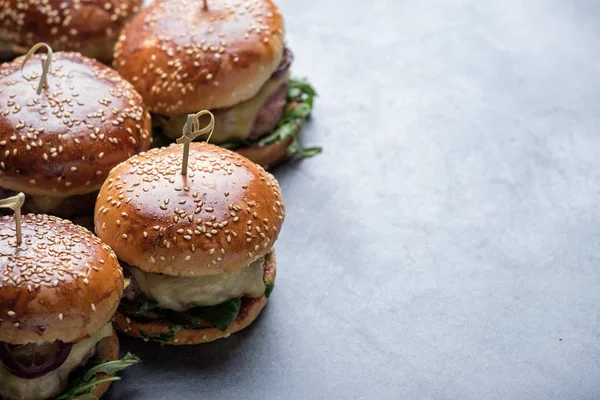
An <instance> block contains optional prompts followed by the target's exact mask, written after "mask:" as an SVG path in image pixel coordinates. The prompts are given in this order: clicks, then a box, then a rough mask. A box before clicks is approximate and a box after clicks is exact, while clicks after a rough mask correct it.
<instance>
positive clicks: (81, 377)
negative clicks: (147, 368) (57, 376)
mask: <svg viewBox="0 0 600 400" xmlns="http://www.w3.org/2000/svg"><path fill="white" fill-rule="evenodd" d="M140 362H141V360H140V359H139V358H138V357H136V356H134V355H133V354H131V353H127V355H126V356H125V357H123V358H122V359H121V360H115V361H106V362H104V361H101V360H97V359H96V360H94V361H91V362H89V363H88V364H87V365H86V367H88V366H89V365H90V364H91V365H92V366H91V368H88V369H83V368H82V369H79V370H78V371H76V372H75V373H74V374H72V376H71V377H70V378H69V388H68V389H67V391H66V392H65V393H63V394H62V395H60V396H59V397H56V398H55V400H74V399H80V400H83V399H97V397H96V396H94V395H93V394H91V392H92V390H94V388H95V387H96V386H98V385H100V384H102V383H104V382H112V381H118V380H120V379H121V378H119V377H118V376H109V377H105V378H101V379H99V378H97V376H98V374H107V375H114V374H116V373H117V372H120V371H122V370H124V369H125V368H127V367H130V366H131V365H134V364H138V363H140Z"/></svg>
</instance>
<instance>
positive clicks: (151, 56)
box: [113, 0, 284, 115]
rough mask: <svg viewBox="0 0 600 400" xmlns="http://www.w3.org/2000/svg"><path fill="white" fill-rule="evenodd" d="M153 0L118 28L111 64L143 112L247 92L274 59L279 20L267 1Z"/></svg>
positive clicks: (229, 101)
mask: <svg viewBox="0 0 600 400" xmlns="http://www.w3.org/2000/svg"><path fill="white" fill-rule="evenodd" d="M207 2H208V9H206V10H205V9H204V8H203V1H201V0H169V1H157V2H155V3H153V4H152V5H150V6H149V7H147V8H145V9H143V10H142V11H141V12H140V13H139V14H138V15H136V16H135V17H134V18H133V19H132V20H131V22H130V23H129V24H128V25H127V27H126V28H125V29H124V30H123V32H122V34H121V36H120V37H119V41H118V42H117V44H116V46H115V59H114V63H113V65H114V66H115V68H116V69H117V70H118V71H119V73H121V75H123V77H124V78H125V79H127V80H129V81H130V82H132V83H133V85H134V86H135V87H136V89H137V90H138V91H139V92H140V93H141V95H142V97H144V100H145V102H146V104H147V105H148V108H149V109H150V111H152V112H155V113H157V114H162V115H178V114H184V113H189V112H196V111H197V110H202V109H210V110H214V109H216V108H222V107H230V106H233V105H235V104H238V103H240V102H242V101H245V100H248V99H250V98H252V97H254V96H255V95H256V94H257V93H258V91H259V90H260V88H261V87H262V86H263V85H264V84H265V83H266V82H267V80H268V79H269V78H270V77H271V75H272V74H273V72H274V71H275V70H276V69H277V67H278V66H279V64H280V62H281V59H282V57H283V50H284V27H283V19H282V17H281V14H280V13H279V10H278V8H277V6H275V4H274V3H273V2H272V1H271V0H207Z"/></svg>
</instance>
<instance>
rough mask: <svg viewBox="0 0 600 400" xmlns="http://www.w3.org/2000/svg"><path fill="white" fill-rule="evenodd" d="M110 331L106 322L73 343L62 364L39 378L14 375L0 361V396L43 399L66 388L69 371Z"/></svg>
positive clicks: (21, 399) (31, 399)
mask: <svg viewBox="0 0 600 400" xmlns="http://www.w3.org/2000/svg"><path fill="white" fill-rule="evenodd" d="M112 332H113V329H112V324H111V323H108V324H106V325H105V326H104V327H103V328H102V329H100V330H99V331H98V332H96V333H95V334H94V335H92V337H90V338H88V339H84V340H82V341H80V342H77V343H75V344H74V345H73V348H72V349H71V353H70V354H69V357H68V358H67V360H66V361H65V362H64V364H63V365H61V366H60V367H58V368H57V369H55V370H54V371H52V372H50V373H48V374H46V375H44V376H41V377H39V378H35V379H22V378H19V377H16V376H14V375H13V374H11V373H10V372H9V371H8V370H7V369H6V368H4V366H3V365H2V363H0V396H1V397H3V398H5V399H15V400H16V399H18V400H44V399H50V398H52V397H54V396H57V395H59V394H61V393H62V392H64V391H65V390H66V389H67V383H68V379H69V374H70V373H71V371H73V370H74V369H75V368H76V367H78V366H79V365H81V362H82V361H83V360H84V358H85V357H86V356H87V355H88V353H89V352H90V351H91V350H93V349H94V348H95V347H96V345H97V344H98V342H100V341H101V340H102V339H104V338H106V337H109V336H111V335H112Z"/></svg>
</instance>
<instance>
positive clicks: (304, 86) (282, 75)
mask: <svg viewBox="0 0 600 400" xmlns="http://www.w3.org/2000/svg"><path fill="white" fill-rule="evenodd" d="M292 60H293V55H292V53H291V51H290V50H289V49H285V51H284V56H283V58H282V61H281V64H280V65H279V67H278V68H277V70H276V71H275V72H274V73H273V75H272V76H271V78H270V79H269V80H268V81H267V83H265V84H264V85H263V87H262V88H261V89H260V91H259V92H258V94H257V95H256V96H254V97H253V98H251V99H249V100H246V101H243V102H241V103H239V104H237V105H235V106H233V107H228V108H220V109H214V110H211V111H212V113H213V114H214V116H215V129H214V132H213V134H212V136H211V139H210V140H211V142H212V143H215V144H218V145H221V146H223V147H226V148H229V149H236V148H238V147H248V146H258V147H264V146H266V145H268V144H271V143H274V142H277V141H284V140H286V139H287V140H289V139H290V138H291V139H292V140H290V141H289V142H290V144H289V147H288V154H289V155H294V154H299V155H301V156H311V155H314V154H316V153H318V152H320V148H309V149H304V148H302V147H301V146H300V142H299V141H298V135H299V133H300V129H301V127H302V125H303V124H304V122H305V120H306V119H307V118H308V117H309V116H310V114H311V112H312V106H313V101H314V97H315V96H316V93H315V91H314V89H313V88H312V87H311V86H310V84H309V83H308V82H306V81H304V80H301V79H294V78H290V72H289V69H290V66H291V63H292ZM186 118H187V115H177V116H171V117H164V116H162V117H158V121H159V127H158V130H156V131H155V143H156V144H158V145H165V144H167V143H168V141H166V140H163V138H162V137H161V131H162V133H163V134H164V135H166V136H167V137H169V138H171V139H177V138H179V137H180V136H181V127H182V126H184V125H185V123H186Z"/></svg>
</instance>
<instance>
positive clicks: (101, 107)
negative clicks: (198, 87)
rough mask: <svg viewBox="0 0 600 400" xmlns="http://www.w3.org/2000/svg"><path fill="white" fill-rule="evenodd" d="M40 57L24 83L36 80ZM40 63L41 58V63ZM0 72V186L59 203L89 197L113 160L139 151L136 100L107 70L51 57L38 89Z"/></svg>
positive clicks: (12, 72)
mask: <svg viewBox="0 0 600 400" xmlns="http://www.w3.org/2000/svg"><path fill="white" fill-rule="evenodd" d="M41 57H42V55H35V56H33V57H32V59H31V60H30V61H29V62H28V63H27V64H26V66H25V68H24V72H23V74H24V76H26V77H32V76H38V77H39V75H40V74H41V65H40V63H41ZM44 57H45V56H44ZM21 63H22V58H21V57H20V58H17V59H16V60H14V61H13V62H11V63H7V64H3V65H1V66H0V87H2V91H0V186H2V187H3V188H6V189H11V190H14V191H17V192H24V193H26V194H30V195H38V196H53V197H66V196H71V195H78V194H85V193H90V192H93V191H96V190H98V189H99V188H100V186H101V185H102V182H104V179H106V176H107V175H108V172H109V171H110V170H111V169H112V168H113V167H114V166H115V165H117V164H118V163H120V162H121V161H124V160H126V159H127V158H129V157H130V156H132V155H134V154H136V153H138V152H140V151H144V150H147V149H148V148H149V147H150V142H151V134H150V129H151V121H150V115H149V114H148V111H147V110H146V108H145V107H144V105H143V102H142V98H141V96H140V95H139V94H138V93H137V92H136V91H135V89H134V88H133V87H132V86H131V85H130V84H129V83H128V82H127V81H125V80H123V79H122V78H121V77H120V76H119V75H118V74H117V73H116V72H115V71H114V70H112V69H110V68H108V67H106V66H105V65H103V64H100V63H99V62H97V61H95V60H92V59H90V58H87V57H84V56H82V55H80V54H78V53H69V52H58V53H55V54H54V56H53V57H52V64H51V66H50V72H49V74H48V80H47V85H46V88H45V89H43V90H42V93H41V94H40V95H37V94H36V88H37V85H38V78H36V79H31V80H29V81H28V80H27V79H26V78H25V77H24V76H23V75H22V74H21Z"/></svg>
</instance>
